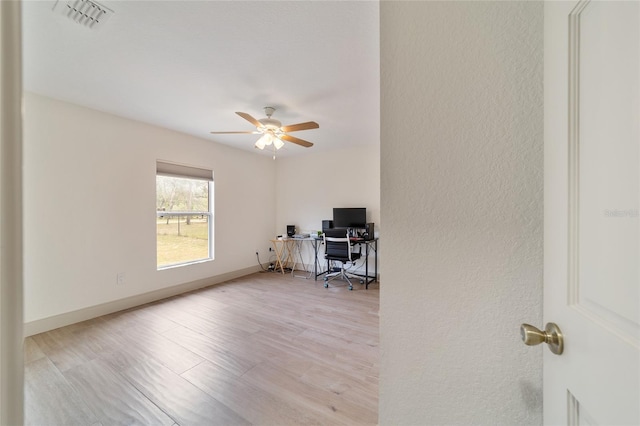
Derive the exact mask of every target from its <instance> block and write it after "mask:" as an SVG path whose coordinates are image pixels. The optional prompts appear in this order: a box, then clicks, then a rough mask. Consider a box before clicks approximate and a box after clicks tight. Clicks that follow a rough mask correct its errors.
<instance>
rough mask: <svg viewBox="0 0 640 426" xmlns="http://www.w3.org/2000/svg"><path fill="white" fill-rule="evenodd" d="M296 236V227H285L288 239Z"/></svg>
mask: <svg viewBox="0 0 640 426" xmlns="http://www.w3.org/2000/svg"><path fill="white" fill-rule="evenodd" d="M295 234H296V226H295V225H287V235H288V236H289V237H293V236H294V235H295Z"/></svg>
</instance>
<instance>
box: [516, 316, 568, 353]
mask: <svg viewBox="0 0 640 426" xmlns="http://www.w3.org/2000/svg"><path fill="white" fill-rule="evenodd" d="M520 335H521V336H522V341H523V342H524V344H525V345H528V346H535V345H539V344H540V343H546V344H547V345H549V349H550V350H551V352H553V353H554V354H556V355H560V354H562V351H563V350H564V339H563V337H562V332H561V331H560V327H558V326H557V325H556V324H554V323H552V322H549V323H547V325H546V326H545V328H544V331H540V330H538V329H537V328H536V327H534V326H532V325H529V324H522V325H521V326H520Z"/></svg>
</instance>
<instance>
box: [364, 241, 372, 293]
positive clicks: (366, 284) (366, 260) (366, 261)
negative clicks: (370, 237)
mask: <svg viewBox="0 0 640 426" xmlns="http://www.w3.org/2000/svg"><path fill="white" fill-rule="evenodd" d="M364 246H365V247H366V249H365V251H364V252H365V255H364V277H365V278H364V289H365V290H369V249H370V247H371V246H370V245H369V244H368V243H365V245H364Z"/></svg>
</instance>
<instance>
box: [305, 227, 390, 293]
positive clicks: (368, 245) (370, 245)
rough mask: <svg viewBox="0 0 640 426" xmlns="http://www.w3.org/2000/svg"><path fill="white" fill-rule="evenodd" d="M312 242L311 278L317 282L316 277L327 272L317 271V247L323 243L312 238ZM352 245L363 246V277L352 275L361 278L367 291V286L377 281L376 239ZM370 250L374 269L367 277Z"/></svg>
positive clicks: (318, 239) (319, 239) (360, 241)
mask: <svg viewBox="0 0 640 426" xmlns="http://www.w3.org/2000/svg"><path fill="white" fill-rule="evenodd" d="M312 240H313V253H314V254H315V262H314V264H313V276H314V279H315V280H316V281H318V277H319V276H320V275H324V274H326V273H327V271H326V270H325V271H320V272H318V270H319V269H320V268H318V266H319V261H318V247H319V246H320V242H322V241H323V239H322V238H312ZM353 244H364V245H365V250H364V251H365V253H364V259H365V260H364V275H362V274H356V273H353V272H352V273H353V274H354V275H357V276H359V277H360V278H362V279H363V280H364V283H365V288H366V289H368V288H369V284H370V283H372V282H374V281H377V280H378V238H374V239H372V240H358V241H353ZM371 250H373V252H374V256H373V257H374V264H375V269H374V274H373V276H370V275H369V254H370V253H371ZM328 263H329V261H327V270H328V269H329V265H328Z"/></svg>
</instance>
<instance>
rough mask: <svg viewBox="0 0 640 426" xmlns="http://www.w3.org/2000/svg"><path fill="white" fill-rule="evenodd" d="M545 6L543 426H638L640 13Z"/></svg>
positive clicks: (587, 4)
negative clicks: (553, 347) (547, 334)
mask: <svg viewBox="0 0 640 426" xmlns="http://www.w3.org/2000/svg"><path fill="white" fill-rule="evenodd" d="M544 7H545V17H544V18H545V23H544V25H545V40H544V50H545V53H544V55H545V56H544V60H545V74H544V98H545V101H544V102H545V105H544V109H545V135H544V138H545V146H544V149H545V183H544V190H545V196H544V203H545V206H544V210H545V216H544V239H545V243H544V244H545V245H544V268H545V271H544V319H545V322H554V323H556V324H557V325H558V326H559V327H560V329H561V331H562V332H563V334H564V353H563V354H562V355H560V356H558V355H554V354H552V353H551V352H550V351H549V350H547V349H546V348H545V349H544V358H543V362H544V423H545V424H568V425H574V424H598V425H618V424H620V425H622V424H634V425H638V424H640V390H639V389H640V368H639V364H640V308H639V305H640V281H639V278H640V277H639V273H638V272H639V264H640V261H639V260H640V257H639V256H640V253H639V251H638V243H639V239H640V238H639V237H640V234H639V227H638V222H639V218H638V213H639V210H638V209H639V203H638V199H639V191H640V185H639V183H640V173H639V172H640V169H639V163H640V161H639V155H640V152H639V145H640V144H639V137H640V133H639V131H638V129H639V122H640V115H639V114H640V110H639V109H638V99H639V93H640V92H639V91H640V86H639V84H638V81H639V79H640V68H639V66H638V64H639V53H640V51H639V49H640V42H639V29H640V3H639V2H638V1H579V2H577V1H562V2H554V1H550V2H545V5H544Z"/></svg>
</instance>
